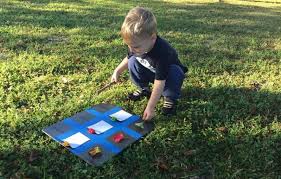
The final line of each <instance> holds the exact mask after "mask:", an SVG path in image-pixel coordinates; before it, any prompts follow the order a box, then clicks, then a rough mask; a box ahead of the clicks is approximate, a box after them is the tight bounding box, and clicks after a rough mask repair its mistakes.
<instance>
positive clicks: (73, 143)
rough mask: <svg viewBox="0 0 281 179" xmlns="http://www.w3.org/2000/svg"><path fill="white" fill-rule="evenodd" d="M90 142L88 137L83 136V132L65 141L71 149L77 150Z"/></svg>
mask: <svg viewBox="0 0 281 179" xmlns="http://www.w3.org/2000/svg"><path fill="white" fill-rule="evenodd" d="M89 140H90V139H89V138H88V137H87V136H85V135H83V134H82V133H81V132H78V133H76V134H74V135H72V136H70V137H68V138H66V139H64V140H63V141H66V142H68V143H69V145H70V147H71V148H76V147H79V146H80V145H82V144H84V143H85V142H87V141H89Z"/></svg>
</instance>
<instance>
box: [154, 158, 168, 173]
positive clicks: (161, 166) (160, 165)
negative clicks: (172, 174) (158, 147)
mask: <svg viewBox="0 0 281 179" xmlns="http://www.w3.org/2000/svg"><path fill="white" fill-rule="evenodd" d="M155 165H156V166H157V168H158V169H159V170H162V171H167V170H169V167H168V165H167V162H166V161H165V160H163V159H157V160H156V164H155Z"/></svg>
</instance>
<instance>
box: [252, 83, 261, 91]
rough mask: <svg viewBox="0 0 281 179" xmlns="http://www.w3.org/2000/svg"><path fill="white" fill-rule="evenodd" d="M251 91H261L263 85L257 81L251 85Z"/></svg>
mask: <svg viewBox="0 0 281 179" xmlns="http://www.w3.org/2000/svg"><path fill="white" fill-rule="evenodd" d="M250 88H251V90H253V91H259V90H260V89H261V84H260V83H258V82H257V81H253V83H251V87H250Z"/></svg>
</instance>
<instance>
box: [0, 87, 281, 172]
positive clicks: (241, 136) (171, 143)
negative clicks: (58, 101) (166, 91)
mask: <svg viewBox="0 0 281 179" xmlns="http://www.w3.org/2000/svg"><path fill="white" fill-rule="evenodd" d="M187 104H188V106H187ZM280 105H281V95H280V94H278V93H277V94H274V93H268V92H262V91H253V90H251V89H246V88H231V87H218V88H205V89H202V88H190V89H185V90H184V92H183V98H182V102H181V103H180V104H179V109H180V110H179V112H178V115H177V116H175V117H173V119H175V120H176V126H178V127H177V128H176V129H175V130H172V129H166V131H167V132H165V133H164V134H162V136H160V137H159V136H155V135H156V133H157V132H156V133H154V132H152V133H151V134H150V135H149V136H148V137H147V139H146V140H142V141H140V142H137V143H136V144H133V145H132V146H131V147H129V148H128V149H126V150H125V151H124V152H122V153H121V154H120V155H119V156H116V157H114V159H113V160H112V161H109V162H107V163H106V164H105V165H104V166H102V167H99V168H95V167H91V166H89V165H88V164H86V163H85V162H84V161H82V160H80V159H79V158H78V157H77V156H74V155H72V154H71V153H70V152H68V151H67V150H65V149H63V148H62V147H61V146H59V145H58V144H56V143H55V142H53V141H52V142H51V139H49V138H47V137H46V136H45V135H44V134H43V133H41V131H40V129H41V128H43V127H46V126H48V125H50V123H51V121H50V120H44V121H41V122H40V123H39V122H38V123H33V125H32V126H30V127H27V126H22V125H19V126H17V127H15V129H16V131H11V132H10V135H12V136H14V137H16V136H18V137H20V136H28V135H29V134H30V135H32V134H33V136H34V132H35V133H37V134H35V136H37V137H36V139H39V138H42V137H43V138H47V140H44V141H40V144H39V143H38V144H37V142H36V139H34V143H33V145H31V146H30V147H29V146H25V145H23V146H22V147H21V146H20V144H16V145H15V146H14V147H13V148H11V149H10V150H7V151H0V156H1V160H2V161H5V163H3V164H2V167H3V169H1V170H2V175H3V176H8V177H10V176H14V175H15V174H17V175H21V176H27V177H32V178H36V177H38V176H40V177H43V176H44V175H47V176H53V177H54V176H56V177H64V176H65V173H64V172H62V170H64V171H67V172H68V174H69V176H72V177H75V176H76V177H87V176H98V175H99V174H103V175H104V176H106V177H121V178H124V177H125V178H129V177H131V176H133V177H140V176H146V177H156V176H162V177H169V178H170V177H187V176H190V177H192V176H200V177H225V176H226V175H227V177H231V176H238V177H253V176H255V177H261V176H267V177H273V176H276V175H277V174H278V173H279V172H280V169H279V166H280V161H279V158H280V157H281V155H280V153H281V148H280V147H281V146H280V145H281V136H280V133H278V131H276V128H274V127H276V126H274V125H273V124H274V123H276V124H277V125H280V124H279V123H278V117H279V116H281V110H280V108H279V106H280ZM57 118H62V116H57ZM184 118H185V119H187V121H184ZM162 120H167V119H166V118H163V119H161V121H162ZM188 121H189V122H188ZM169 122H171V121H169ZM165 123H166V122H165V121H162V122H160V121H158V127H157V128H158V129H157V128H156V130H159V129H161V128H165V125H166V124H165ZM187 123H189V124H187ZM26 125H28V123H26ZM182 125H190V131H186V129H187V128H184V129H182V128H181V127H180V126H182ZM221 127H224V129H220V128H221ZM32 129H37V130H36V131H34V130H32ZM18 131H20V132H18ZM16 138H17V137H16ZM160 139H161V140H160ZM42 142H43V143H42ZM39 146H40V148H38V147H39ZM152 151H153V152H152ZM32 152H33V153H35V154H37V156H38V157H35V159H34V161H29V160H30V155H31V153H32ZM50 164H51V165H52V167H50ZM11 168H12V169H11ZM75 168H77V169H76V170H75ZM124 168H126V170H124ZM73 170H75V171H73Z"/></svg>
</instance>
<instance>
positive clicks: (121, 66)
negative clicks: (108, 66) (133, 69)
mask: <svg viewBox="0 0 281 179" xmlns="http://www.w3.org/2000/svg"><path fill="white" fill-rule="evenodd" d="M126 69H128V58H127V57H125V58H124V59H123V61H122V62H121V63H120V64H119V65H118V66H117V67H116V68H115V70H114V72H113V74H112V77H111V82H117V81H118V78H119V76H120V75H121V73H123V72H124V71H125V70H126Z"/></svg>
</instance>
